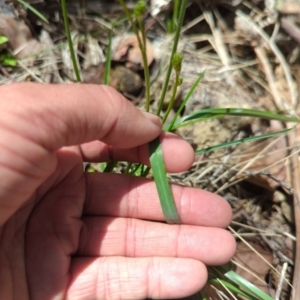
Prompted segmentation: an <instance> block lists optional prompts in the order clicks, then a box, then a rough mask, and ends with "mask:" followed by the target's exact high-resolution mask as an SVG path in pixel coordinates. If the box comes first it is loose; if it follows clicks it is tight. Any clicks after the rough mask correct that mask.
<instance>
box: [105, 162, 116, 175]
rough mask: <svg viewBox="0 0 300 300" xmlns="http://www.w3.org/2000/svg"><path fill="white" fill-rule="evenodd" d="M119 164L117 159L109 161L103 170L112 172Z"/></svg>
mask: <svg viewBox="0 0 300 300" xmlns="http://www.w3.org/2000/svg"><path fill="white" fill-rule="evenodd" d="M117 164H118V162H117V161H111V162H109V163H107V164H106V167H105V169H104V171H103V172H104V173H111V172H112V171H113V170H114V168H115V166H116V165H117Z"/></svg>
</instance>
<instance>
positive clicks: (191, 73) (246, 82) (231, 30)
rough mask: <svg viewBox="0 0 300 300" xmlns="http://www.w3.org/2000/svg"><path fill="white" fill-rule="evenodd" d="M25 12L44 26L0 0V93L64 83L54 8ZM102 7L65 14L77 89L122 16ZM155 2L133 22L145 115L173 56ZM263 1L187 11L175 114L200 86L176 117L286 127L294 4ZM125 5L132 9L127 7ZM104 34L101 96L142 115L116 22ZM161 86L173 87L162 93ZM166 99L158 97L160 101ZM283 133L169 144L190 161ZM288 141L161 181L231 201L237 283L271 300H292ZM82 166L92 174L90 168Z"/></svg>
mask: <svg viewBox="0 0 300 300" xmlns="http://www.w3.org/2000/svg"><path fill="white" fill-rule="evenodd" d="M27 2H28V3H29V4H32V5H33V6H34V7H35V8H36V9H37V10H38V11H40V12H41V13H42V14H43V15H45V16H46V17H47V19H48V20H49V24H46V23H43V22H42V21H41V20H40V19H39V18H37V17H36V16H34V14H33V13H32V12H31V11H29V10H27V9H26V8H24V7H23V6H22V5H20V3H17V2H16V1H5V2H4V1H3V0H0V24H1V26H0V27H1V28H0V36H1V35H3V36H6V37H7V38H8V43H6V45H5V47H3V46H2V47H1V55H3V53H4V55H5V54H6V53H10V54H12V55H14V57H15V58H16V59H17V61H18V65H17V66H16V67H11V66H4V65H2V66H1V68H0V83H1V84H7V83H10V82H14V81H17V82H19V81H36V82H45V83H49V82H53V83H62V82H74V81H75V77H74V72H73V68H72V64H71V63H70V54H69V50H68V46H67V42H66V38H65V35H64V34H63V32H64V31H63V21H62V17H61V13H60V7H59V5H58V4H57V2H56V1H54V0H53V1H47V2H46V1H39V2H38V3H35V1H30V0H28V1H27ZM104 2H105V1H103V3H102V1H94V0H89V1H86V6H84V7H82V6H80V5H79V1H72V2H70V3H69V7H68V12H69V18H70V23H71V28H72V35H73V38H74V41H75V50H76V55H77V59H78V62H79V65H80V68H81V72H82V74H83V75H84V76H83V78H84V81H85V82H91V83H97V84H101V83H103V76H104V69H105V53H106V51H107V46H108V37H109V31H110V30H111V28H112V20H115V21H117V20H120V18H122V16H123V14H122V11H121V10H120V7H119V6H118V4H117V3H115V2H114V1H111V2H110V3H105V4H104ZM156 2H157V3H158V2H159V1H156ZM156 2H155V1H153V5H154V6H153V7H152V10H154V11H155V18H154V17H153V16H151V14H150V15H147V17H146V18H145V20H144V23H145V28H146V30H147V37H148V39H149V41H148V42H147V43H148V47H147V48H148V52H147V56H148V62H149V65H150V71H151V82H152V85H151V108H150V109H151V111H152V112H155V111H156V108H157V105H158V99H159V94H160V91H161V88H162V85H163V82H164V75H165V72H166V69H167V64H168V62H169V55H170V52H171V47H172V35H168V34H167V26H166V20H167V18H168V17H170V15H171V7H172V6H171V5H170V3H169V2H170V1H166V2H167V3H166V4H168V5H161V6H159V5H160V4H155V3H156ZM273 2H274V3H275V1H263V0H261V1H256V0H252V1H250V0H249V1H246V0H245V1H244V0H238V1H221V0H216V1H214V2H213V3H211V2H210V1H190V3H189V6H188V7H187V13H186V20H185V23H184V27H183V34H182V37H181V39H180V42H179V45H178V51H179V52H180V53H182V55H183V57H184V60H183V64H182V72H181V76H182V77H183V79H184V80H183V84H182V86H181V87H180V89H179V91H178V95H177V96H176V97H177V98H176V99H177V101H178V103H179V104H178V105H177V107H179V105H180V103H181V101H182V99H183V98H184V96H185V95H186V94H187V92H188V90H189V88H190V87H191V86H192V84H193V82H194V81H195V80H196V78H197V77H198V76H199V74H200V73H201V72H203V71H204V70H205V76H204V78H203V80H202V81H201V83H200V84H199V86H198V87H197V88H196V90H195V92H194V94H193V95H192V97H191V99H190V101H189V102H188V104H187V105H186V107H185V111H184V113H183V114H188V113H191V112H193V111H195V110H198V109H204V108H215V107H220V108H225V107H227V108H230V107H237V108H254V109H261V110H263V109H268V110H273V111H275V110H276V111H282V112H287V113H289V114H290V115H293V116H297V114H298V105H297V104H298V100H299V95H298V94H299V86H298V84H297V83H298V82H300V81H299V80H300V75H299V74H300V51H299V47H300V45H299V39H298V38H297V34H295V32H296V33H297V25H299V23H300V21H299V18H300V3H299V1H297V0H288V1H281V2H280V4H278V5H277V6H276V5H275V4H274V3H273ZM272 3H273V5H272ZM150 4H151V2H150ZM155 5H156V6H155ZM128 6H129V7H131V8H132V2H128ZM157 7H161V8H159V9H158V8H157ZM157 9H158V10H157ZM113 30H114V31H113V33H114V34H113V35H114V48H113V55H112V60H113V61H112V72H111V78H110V82H111V85H113V86H114V87H115V88H116V89H118V90H119V91H120V92H122V93H123V94H124V95H125V96H126V97H127V98H128V99H129V100H130V101H133V102H134V103H135V104H136V105H137V106H138V107H140V108H142V109H143V108H144V103H145V99H144V96H143V80H144V78H143V75H142V72H141V70H142V67H143V64H142V61H141V59H140V54H139V53H140V52H139V50H138V48H137V47H136V43H135V41H134V39H135V37H133V36H132V35H131V33H130V30H129V27H128V24H127V23H126V22H121V23H120V24H119V25H117V26H114V29H113ZM31 43H32V44H31ZM33 44H34V45H35V46H36V47H35V46H34V47H33V46H32V45H33ZM29 45H31V46H29ZM42 45H46V47H44V46H42ZM26 49H28V50H26ZM132 53H133V54H132ZM0 62H1V60H0ZM172 76H173V75H172ZM124 78H126V79H127V80H126V81H124V80H123V79H124ZM122 80H123V81H122ZM172 82H174V78H173V77H171V84H170V88H169V89H168V90H169V93H170V91H171V90H172ZM169 97H170V96H169V94H168V92H167V97H166V99H167V100H166V101H168V99H169ZM166 106H167V103H166V104H165V107H166ZM175 109H176V107H175ZM173 114H175V111H173ZM289 126H290V124H286V123H279V122H275V121H267V120H263V119H254V118H252V117H226V118H224V119H213V120H207V121H204V122H202V123H201V125H197V124H196V125H190V126H187V127H183V128H181V129H178V130H177V133H178V134H180V135H182V136H183V137H184V138H185V139H186V140H188V141H189V142H190V143H191V145H192V146H193V147H194V149H195V150H197V149H201V148H203V147H209V146H213V145H216V144H218V143H222V142H226V141H230V140H235V139H238V138H243V137H248V136H254V135H259V134H263V133H268V132H274V131H278V130H282V129H284V128H286V127H289ZM298 136H299V135H297V134H295V133H291V134H289V135H287V136H282V137H279V138H278V137H276V138H273V139H268V140H264V141H257V142H252V143H250V144H242V145H239V146H233V147H231V148H227V149H223V150H218V151H215V152H213V153H208V154H204V155H201V156H199V157H196V162H195V164H194V165H193V167H192V168H191V169H190V170H189V171H187V172H184V173H181V174H170V175H169V179H170V181H172V182H176V183H179V184H187V185H191V186H196V187H199V188H204V189H207V190H209V191H212V192H216V193H219V194H220V195H222V196H223V197H224V198H225V199H227V201H229V202H230V204H231V205H232V209H233V221H232V224H231V229H232V230H233V232H234V234H235V236H236V238H237V241H238V251H237V254H236V256H235V258H234V262H235V263H236V267H235V268H236V272H237V273H239V274H240V275H243V276H244V278H246V279H248V280H249V281H250V282H252V283H254V284H256V285H258V286H259V287H260V288H262V289H263V290H264V291H265V292H267V293H268V294H269V295H270V296H272V297H274V298H275V297H277V298H276V299H289V298H290V296H291V295H292V293H293V292H294V293H295V295H300V290H299V286H298V285H297V284H295V283H296V282H300V279H299V277H298V276H300V272H299V267H300V266H299V264H298V262H299V261H300V257H299V255H300V250H299V249H300V246H299V244H296V242H295V241H296V239H298V240H299V231H300V228H299V224H300V220H299V217H300V213H299V212H298V211H297V210H298V209H299V208H298V203H297V199H300V198H299V193H300V189H299V187H298V185H297V184H296V183H297V182H300V178H299V175H297V174H298V173H299V172H295V171H294V170H295V169H297V168H299V167H298V164H299V159H298V148H297V147H298V145H299V141H298ZM93 165H94V166H95V169H96V170H97V169H98V165H97V164H92V165H91V167H93ZM120 172H122V168H121V169H120ZM283 271H284V272H283ZM282 274H284V278H283V279H282ZM293 282H294V290H293V289H292V288H291V285H292V283H293ZM204 291H206V292H207V293H208V297H209V296H211V297H212V299H222V298H221V296H220V295H222V293H223V294H225V295H226V293H227V292H226V290H225V291H224V290H222V291H221V290H220V291H219V292H218V291H216V290H215V287H214V288H212V287H210V286H209V284H208V285H207V287H206V288H205V290H204ZM193 297H194V299H196V298H195V297H197V296H193ZM227 297H229V296H228V295H227ZM229 298H230V297H229ZM190 299H192V297H190Z"/></svg>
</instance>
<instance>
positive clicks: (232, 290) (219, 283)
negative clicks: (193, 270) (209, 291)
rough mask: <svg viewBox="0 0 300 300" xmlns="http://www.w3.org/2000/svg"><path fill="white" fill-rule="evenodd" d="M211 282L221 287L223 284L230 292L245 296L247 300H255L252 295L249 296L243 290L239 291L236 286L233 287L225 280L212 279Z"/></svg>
mask: <svg viewBox="0 0 300 300" xmlns="http://www.w3.org/2000/svg"><path fill="white" fill-rule="evenodd" d="M210 282H212V283H214V284H215V285H219V286H222V284H223V285H224V286H225V287H226V288H227V289H228V290H229V291H231V292H233V293H235V294H238V295H240V296H243V297H245V298H247V299H251V300H252V299H253V296H252V295H249V294H248V293H246V292H244V291H242V290H241V289H239V288H238V287H236V286H235V285H233V284H231V283H230V282H228V281H225V280H223V279H211V280H210ZM221 283H222V284H221ZM255 299H257V298H255Z"/></svg>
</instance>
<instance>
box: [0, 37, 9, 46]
mask: <svg viewBox="0 0 300 300" xmlns="http://www.w3.org/2000/svg"><path fill="white" fill-rule="evenodd" d="M6 42H8V38H7V37H6V36H4V35H0V45H1V44H5V43H6Z"/></svg>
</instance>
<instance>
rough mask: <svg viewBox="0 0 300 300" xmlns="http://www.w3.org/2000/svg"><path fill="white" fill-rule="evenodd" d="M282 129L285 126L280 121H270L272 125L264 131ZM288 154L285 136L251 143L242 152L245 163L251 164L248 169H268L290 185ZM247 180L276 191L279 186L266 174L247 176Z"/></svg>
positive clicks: (254, 170)
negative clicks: (287, 165) (287, 164)
mask: <svg viewBox="0 0 300 300" xmlns="http://www.w3.org/2000/svg"><path fill="white" fill-rule="evenodd" d="M280 130H283V127H282V125H281V124H280V123H279V122H277V121H270V127H269V128H268V129H267V130H266V132H264V133H270V132H276V131H280ZM271 144H272V145H271ZM286 156H287V141H286V138H285V136H280V137H274V138H270V139H266V140H263V141H256V142H253V143H251V144H250V143H249V144H247V148H246V149H244V151H243V153H242V157H243V161H245V163H244V164H243V165H246V164H248V165H249V166H248V167H247V168H246V169H247V170H248V171H252V172H257V171H263V170H266V171H268V172H269V174H271V175H272V176H273V177H275V178H276V179H277V180H279V181H282V182H284V183H286V184H288V185H289V184H290V181H289V178H288V175H287V173H288V172H287V168H286V160H285V158H286ZM251 160H253V162H251V163H249V162H250V161H251ZM238 177H244V175H243V174H241V176H238ZM247 181H249V182H252V183H254V184H257V185H258V186H261V187H264V188H266V189H268V190H271V191H274V190H275V189H276V188H277V187H278V186H279V183H278V182H277V181H275V180H274V179H272V178H270V177H267V176H264V175H257V176H250V177H248V178H247Z"/></svg>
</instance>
